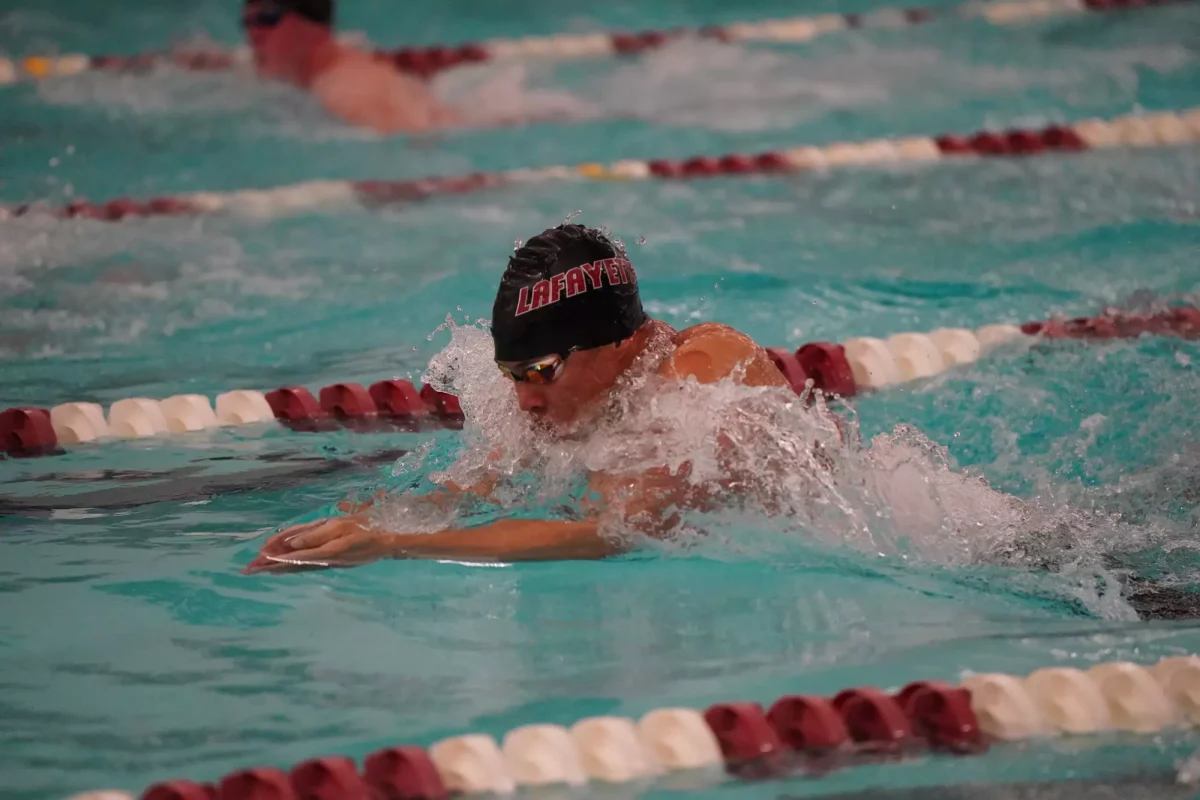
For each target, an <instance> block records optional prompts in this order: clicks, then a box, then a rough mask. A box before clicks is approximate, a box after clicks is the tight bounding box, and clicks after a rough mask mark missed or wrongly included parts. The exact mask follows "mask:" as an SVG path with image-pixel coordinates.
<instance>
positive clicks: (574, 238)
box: [245, 224, 817, 573]
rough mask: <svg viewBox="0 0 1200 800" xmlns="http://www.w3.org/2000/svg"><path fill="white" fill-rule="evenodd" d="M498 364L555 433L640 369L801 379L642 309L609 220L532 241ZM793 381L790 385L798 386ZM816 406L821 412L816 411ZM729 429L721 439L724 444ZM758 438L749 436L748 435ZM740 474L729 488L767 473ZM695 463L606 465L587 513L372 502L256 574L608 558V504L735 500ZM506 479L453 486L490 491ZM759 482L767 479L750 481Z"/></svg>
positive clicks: (261, 562) (567, 433)
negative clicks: (462, 520) (474, 517)
mask: <svg viewBox="0 0 1200 800" xmlns="http://www.w3.org/2000/svg"><path fill="white" fill-rule="evenodd" d="M492 338H493V342H494V347H495V361H496V364H497V366H498V367H499V368H500V370H501V372H502V373H503V374H504V375H505V376H507V377H508V378H509V380H510V381H511V387H512V391H514V392H515V393H516V399H517V403H518V405H519V407H520V410H521V411H522V412H524V413H525V414H528V415H531V416H532V417H533V420H534V422H535V423H536V430H538V431H539V432H544V433H545V434H546V435H547V436H552V437H561V438H565V437H575V438H578V436H579V435H580V434H581V432H582V433H586V431H587V430H588V429H589V426H591V425H592V424H593V423H595V422H596V421H597V420H598V419H600V418H602V417H604V415H612V414H620V413H623V412H622V410H621V409H622V406H621V404H620V403H618V402H611V401H612V400H614V399H615V396H616V395H617V394H618V393H619V392H620V391H621V388H622V386H624V385H626V384H627V383H628V382H629V378H630V376H631V375H635V374H647V375H656V376H658V377H659V378H661V379H663V380H662V381H661V384H660V385H666V386H669V385H672V384H674V383H675V382H680V381H687V380H695V381H697V382H699V383H701V384H714V383H718V382H720V381H726V380H731V381H734V382H736V383H738V384H741V385H744V386H758V387H783V388H785V389H786V388H787V386H788V384H787V381H786V380H785V379H784V377H783V375H782V374H781V373H780V372H779V370H778V368H777V367H776V366H775V364H774V362H772V360H771V358H770V356H769V355H768V354H767V352H766V351H765V350H764V349H763V348H762V347H759V346H758V345H757V344H755V343H754V341H753V340H751V339H750V338H749V337H748V336H745V335H744V334H742V333H739V332H738V331H736V330H734V329H733V328H730V327H728V326H726V325H721V324H716V323H703V324H700V325H696V326H694V327H691V328H687V329H685V330H682V331H676V330H674V329H672V328H671V327H670V326H668V325H667V324H666V323H664V322H661V321H658V320H654V319H651V318H650V317H649V316H647V314H646V312H645V311H644V310H643V308H642V301H641V298H640V296H639V292H638V283H637V277H636V275H635V274H634V270H633V265H632V264H630V262H629V261H628V260H627V259H626V257H625V254H624V253H623V252H622V251H621V250H620V249H619V248H618V247H616V246H614V244H613V243H612V242H611V241H610V240H609V239H608V238H607V237H606V236H605V235H604V234H603V233H601V232H600V231H597V230H594V229H590V228H585V227H583V226H581V225H575V224H564V225H560V226H558V227H556V228H551V229H549V230H546V231H544V232H543V233H541V234H539V235H538V236H535V237H533V238H532V239H530V240H529V241H528V242H527V243H526V244H525V245H524V246H523V247H521V248H519V249H518V250H517V251H516V252H515V253H514V254H513V255H512V257H511V258H510V259H509V262H508V268H507V269H506V270H505V272H504V275H503V277H502V279H501V281H500V289H499V292H498V293H497V295H496V301H495V304H494V306H493V309H492ZM789 391H790V390H789ZM814 413H817V412H815V411H814ZM723 435H724V434H721V435H719V436H718V442H721V443H722V445H724V440H723V439H722V438H721V436H723ZM743 438H744V437H743ZM736 472H737V470H736V468H731V469H730V470H729V474H726V475H724V477H723V479H722V480H721V481H720V483H721V489H720V490H718V491H719V493H720V494H721V495H722V496H723V497H724V496H727V495H728V494H730V493H731V492H733V491H734V487H735V486H736V487H746V486H749V485H751V484H753V483H754V480H755V479H754V477H753V476H749V477H748V476H746V475H744V474H734V473H736ZM687 473H688V467H687V465H685V466H684V467H683V468H681V469H679V470H676V471H675V472H672V471H671V470H669V469H667V468H666V467H662V468H656V469H651V470H648V471H643V472H637V473H635V474H609V473H603V474H601V473H592V474H591V475H590V476H589V489H590V492H589V494H591V495H592V496H593V497H598V498H599V499H598V501H597V502H594V503H592V504H587V505H586V508H585V509H584V514H583V518H582V519H580V520H578V521H572V520H516V519H510V520H500V521H497V522H493V523H490V524H487V525H483V526H480V527H476V528H465V529H446V530H441V531H437V532H434V533H421V534H405V533H393V532H389V531H385V530H379V529H377V528H376V527H374V525H373V523H372V521H371V520H370V519H369V518H368V516H367V512H366V511H365V510H363V509H359V510H357V511H354V512H353V513H350V514H347V515H345V516H339V517H334V518H331V519H326V520H319V521H317V522H312V523H308V524H305V525H299V526H296V527H293V528H289V529H287V530H284V531H282V532H280V533H278V534H276V535H275V536H274V537H272V538H271V539H269V540H268V541H267V542H266V543H265V544H264V545H263V547H262V551H261V553H260V554H259V555H258V557H257V558H255V559H254V561H252V562H251V563H250V564H249V565H248V566H247V567H246V569H245V572H247V573H255V572H288V571H292V570H295V569H297V568H304V567H309V568H311V567H314V566H316V567H343V566H354V565H358V564H365V563H368V562H371V561H376V560H379V559H387V558H452V559H460V560H476V561H487V560H499V561H518V560H558V559H597V558H604V557H606V556H610V555H614V554H617V553H619V552H622V551H623V550H626V549H628V547H629V543H628V542H627V541H619V540H618V538H617V537H613V536H609V535H605V533H604V526H605V524H606V523H609V522H612V520H611V519H605V514H606V513H608V512H611V511H612V509H620V510H619V512H616V513H619V514H620V515H621V519H620V520H618V521H617V522H618V523H620V524H626V525H627V526H629V527H633V528H635V529H636V530H637V531H638V532H639V533H641V534H644V535H647V536H651V537H666V536H669V535H670V532H671V531H672V530H673V529H675V527H676V523H677V521H678V516H677V513H678V510H679V509H706V508H710V507H712V506H713V505H714V503H715V502H717V501H719V500H720V499H721V498H717V497H714V492H713V490H706V489H701V488H699V487H697V486H695V485H694V484H692V483H689V481H688V480H687ZM494 486H495V481H494V480H493V479H485V480H483V481H482V482H480V483H479V484H478V485H475V486H470V487H465V488H460V487H456V486H444V487H441V489H440V490H439V491H440V492H450V493H453V492H471V493H473V494H475V495H477V496H482V497H486V496H488V495H489V494H490V492H491V491H492V489H493V488H494ZM749 491H751V492H753V491H754V490H753V489H751V490H749Z"/></svg>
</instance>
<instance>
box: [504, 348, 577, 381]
mask: <svg viewBox="0 0 1200 800" xmlns="http://www.w3.org/2000/svg"><path fill="white" fill-rule="evenodd" d="M567 355H570V353H568V354H567ZM566 364H567V357H566V356H560V355H550V356H542V357H541V358H535V359H533V360H532V361H523V362H521V363H520V364H517V365H516V366H509V365H508V364H504V363H501V362H499V361H497V362H496V366H497V367H499V368H500V371H501V372H503V373H504V374H505V375H507V376H508V377H509V378H510V379H512V380H513V381H514V382H516V383H534V384H538V385H539V386H546V385H548V384H551V383H554V382H555V381H556V380H558V379H559V377H561V376H562V371H563V368H564V367H565V366H566Z"/></svg>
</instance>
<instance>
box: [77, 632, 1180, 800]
mask: <svg viewBox="0 0 1200 800" xmlns="http://www.w3.org/2000/svg"><path fill="white" fill-rule="evenodd" d="M1198 723H1200V658H1198V657H1196V656H1194V655H1189V656H1178V657H1171V658H1164V659H1162V660H1160V661H1159V662H1158V663H1157V664H1154V665H1151V666H1149V667H1147V666H1142V665H1139V664H1134V663H1131V662H1125V661H1120V662H1108V663H1102V664H1098V665H1096V666H1094V667H1091V668H1090V669H1087V670H1086V671H1085V670H1080V669H1076V668H1074V667H1044V668H1042V669H1037V670H1035V671H1033V672H1032V673H1030V674H1029V675H1026V676H1014V675H1006V674H1002V673H969V674H967V675H965V676H964V677H963V679H962V681H961V682H960V683H958V684H951V683H947V682H944V681H938V680H918V681H913V682H911V683H908V684H907V685H905V686H903V687H902V688H900V689H898V690H895V689H892V690H885V689H879V688H876V687H872V686H860V687H854V688H849V689H846V690H844V691H841V692H839V693H837V694H836V695H834V696H833V697H822V696H817V695H806V694H790V695H785V696H783V697H780V698H778V699H777V700H775V702H774V703H772V704H771V705H770V706H769V707H767V708H765V709H764V708H763V706H761V705H759V704H758V703H755V702H746V701H734V702H724V703H715V704H713V705H711V706H709V707H708V708H707V709H705V710H704V711H703V712H701V711H699V710H696V709H691V708H659V709H655V710H653V711H650V712H648V713H646V714H644V715H643V716H642V717H641V718H640V719H638V720H633V719H629V718H625V717H591V718H588V719H583V720H580V721H578V722H576V723H575V724H574V725H572V726H571V727H570V728H566V727H562V726H559V725H540V724H534V725H525V726H522V727H519V728H515V729H513V730H511V731H509V732H508V733H507V734H505V735H504V736H503V737H501V742H500V743H498V742H497V741H496V739H494V738H493V737H492V736H490V735H488V734H483V733H468V734H463V735H457V736H450V737H447V738H445V739H441V740H440V741H438V742H435V743H434V744H433V745H431V746H430V747H429V748H427V749H426V748H422V747H417V746H413V745H404V746H399V747H389V748H385V749H382V750H378V751H376V752H374V753H371V754H370V755H368V756H367V757H366V759H365V760H364V762H363V769H362V771H361V772H360V771H359V770H358V768H357V766H356V765H355V763H354V761H353V760H351V759H349V758H346V757H344V756H328V757H324V758H314V759H310V760H308V761H305V762H303V763H301V764H298V765H296V766H295V767H293V768H292V769H291V770H289V771H286V772H285V771H284V770H282V769H278V768H275V767H256V768H250V769H243V770H239V771H236V772H233V773H230V774H228V775H225V776H224V777H222V778H220V779H219V780H218V781H217V782H216V783H215V784H203V783H195V782H192V781H186V780H172V781H165V782H162V783H158V784H155V785H153V786H151V787H149V788H148V789H146V790H145V791H144V792H142V794H141V800H262V799H263V798H271V800H308V799H309V798H318V799H319V800H366V799H367V798H370V797H387V798H405V799H406V800H444V798H448V797H449V796H451V795H452V794H454V795H461V794H467V795H471V794H493V795H504V796H509V795H513V794H515V793H516V792H517V791H518V790H527V789H534V788H536V787H554V786H558V787H564V788H572V787H582V786H585V785H586V784H587V783H589V782H591V781H599V782H603V783H608V784H629V783H634V782H641V783H644V784H646V786H647V788H649V786H650V785H651V784H652V783H653V784H654V785H656V786H657V787H660V788H675V789H680V788H686V789H691V790H692V791H696V790H701V789H704V788H713V787H716V786H717V785H718V784H720V783H723V782H726V781H728V780H730V779H731V778H732V779H734V780H753V781H761V780H764V779H772V778H774V779H780V778H786V777H791V776H796V775H804V776H806V777H809V778H817V777H820V776H822V775H825V774H828V773H830V772H832V771H835V770H843V769H850V768H854V767H857V766H863V765H879V764H883V763H888V762H896V761H902V760H905V759H909V758H914V757H916V758H921V757H925V756H926V755H928V754H941V755H943V756H955V757H968V756H973V755H981V754H983V753H986V752H987V751H988V750H989V749H990V748H991V747H993V746H997V745H1004V744H1005V743H1007V742H1013V741H1020V740H1026V739H1034V738H1049V737H1059V736H1082V735H1089V734H1099V733H1105V732H1110V731H1126V732H1129V733H1134V734H1143V735H1152V734H1157V733H1160V732H1163V731H1167V730H1172V729H1179V728H1191V727H1195V726H1196V725H1197V724H1198ZM70 800H134V796H133V795H131V794H128V793H125V792H120V791H113V790H106V791H99V792H89V793H86V794H81V795H75V796H74V797H73V798H70Z"/></svg>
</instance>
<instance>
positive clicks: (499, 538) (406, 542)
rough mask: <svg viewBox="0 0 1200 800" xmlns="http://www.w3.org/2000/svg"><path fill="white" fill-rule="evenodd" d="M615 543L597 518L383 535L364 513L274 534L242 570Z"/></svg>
mask: <svg viewBox="0 0 1200 800" xmlns="http://www.w3.org/2000/svg"><path fill="white" fill-rule="evenodd" d="M621 550H622V548H621V547H620V545H619V544H617V543H616V542H614V541H611V540H609V539H608V538H606V537H604V536H602V535H601V533H600V526H599V523H598V522H595V521H588V520H584V521H580V522H565V521H560V520H515V519H512V520H500V521H497V522H493V523H491V524H489V525H483V526H480V527H478V528H450V529H446V530H442V531H438V532H436V533H417V534H408V533H386V532H383V531H379V530H375V529H373V528H372V526H371V523H370V521H369V520H368V519H367V517H366V516H365V515H364V514H361V513H358V514H350V515H348V516H344V517H335V518H334V519H328V520H320V521H318V522H315V523H309V524H308V525H301V526H297V527H296V528H292V529H289V530H287V531H283V532H282V533H279V534H276V535H275V536H273V537H272V538H271V539H269V540H268V541H267V543H266V544H265V545H263V548H262V551H261V552H260V553H259V555H258V557H256V558H255V559H254V560H253V561H251V562H250V564H249V565H247V566H246V568H245V569H244V570H243V572H245V573H246V574H252V573H257V572H292V571H296V570H298V569H306V568H307V569H312V568H321V567H353V566H359V565H362V564H369V563H371V562H373V561H381V560H384V559H404V558H444V559H461V560H464V561H571V560H591V559H598V558H604V557H606V556H610V555H614V554H616V553H618V552H620V551H621Z"/></svg>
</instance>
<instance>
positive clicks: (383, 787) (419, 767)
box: [363, 747, 449, 800]
mask: <svg viewBox="0 0 1200 800" xmlns="http://www.w3.org/2000/svg"><path fill="white" fill-rule="evenodd" d="M363 769H364V776H365V778H366V782H367V784H368V785H369V786H370V787H371V788H372V789H374V790H375V791H376V792H377V793H378V794H379V796H381V797H384V798H401V799H402V800H443V798H446V797H448V796H449V792H448V791H447V790H446V785H445V783H443V782H442V776H441V774H440V773H439V772H438V770H437V767H436V766H434V763H433V760H432V759H431V758H430V757H429V754H428V753H426V752H425V750H423V749H422V748H420V747H389V748H386V749H384V750H378V751H376V752H374V753H372V754H371V755H369V756H367V758H366V760H365V761H364V762H363Z"/></svg>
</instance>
